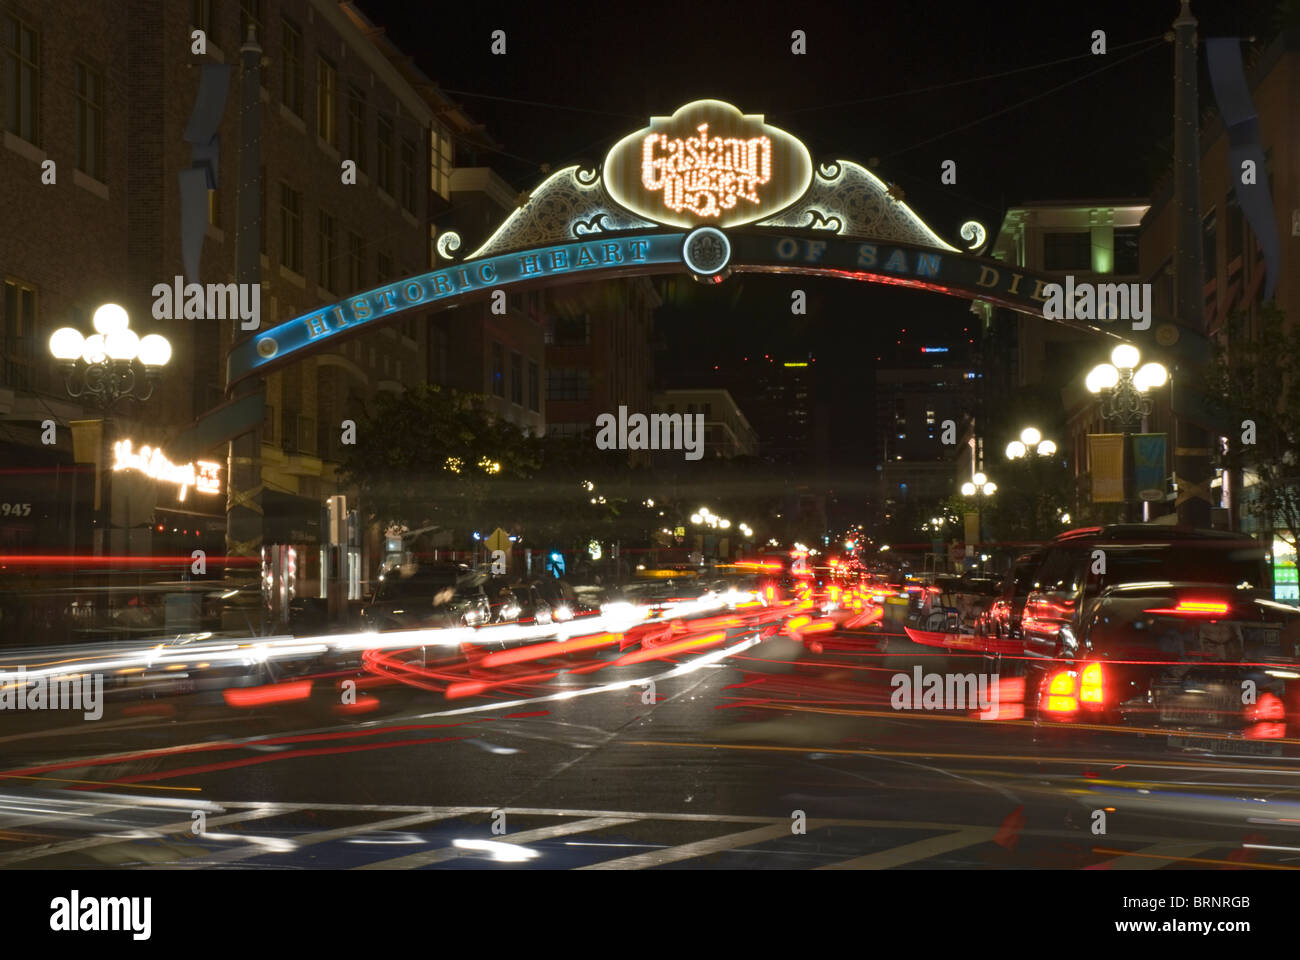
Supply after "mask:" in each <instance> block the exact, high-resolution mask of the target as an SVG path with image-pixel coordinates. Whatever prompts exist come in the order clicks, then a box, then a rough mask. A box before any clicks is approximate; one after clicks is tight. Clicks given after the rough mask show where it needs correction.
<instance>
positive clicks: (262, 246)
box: [236, 167, 266, 254]
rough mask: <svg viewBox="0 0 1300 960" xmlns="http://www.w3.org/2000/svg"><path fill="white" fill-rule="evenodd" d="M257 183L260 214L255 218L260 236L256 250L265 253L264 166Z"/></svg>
mask: <svg viewBox="0 0 1300 960" xmlns="http://www.w3.org/2000/svg"><path fill="white" fill-rule="evenodd" d="M257 183H258V187H259V191H258V192H259V194H260V196H259V197H258V198H257V199H258V203H259V204H260V208H261V210H260V215H259V216H258V218H257V221H258V227H259V228H260V232H261V236H260V237H259V238H258V240H259V241H260V245H259V246H258V250H259V251H260V252H261V253H263V254H265V253H266V167H262V170H261V173H260V174H259V175H258V178H257ZM236 219H238V214H236Z"/></svg>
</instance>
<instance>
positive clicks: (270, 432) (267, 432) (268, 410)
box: [262, 404, 275, 443]
mask: <svg viewBox="0 0 1300 960" xmlns="http://www.w3.org/2000/svg"><path fill="white" fill-rule="evenodd" d="M262 439H263V440H264V441H266V442H267V443H272V442H274V440H275V407H273V406H271V405H270V404H267V405H266V407H264V408H263V410H262Z"/></svg>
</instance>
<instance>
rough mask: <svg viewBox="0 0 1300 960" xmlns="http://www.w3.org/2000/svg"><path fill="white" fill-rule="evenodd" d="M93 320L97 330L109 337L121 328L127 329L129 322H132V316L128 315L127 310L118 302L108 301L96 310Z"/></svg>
mask: <svg viewBox="0 0 1300 960" xmlns="http://www.w3.org/2000/svg"><path fill="white" fill-rule="evenodd" d="M93 322H94V325H95V332H96V333H102V334H103V335H104V336H105V337H107V336H109V335H110V334H113V333H117V331H119V330H125V329H126V327H127V324H128V323H130V318H129V317H127V315H126V310H124V309H123V308H122V307H119V306H118V305H117V304H116V303H106V304H104V305H103V306H102V307H100V308H99V309H98V310H96V311H95V317H94V321H93Z"/></svg>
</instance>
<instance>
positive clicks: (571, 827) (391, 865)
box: [356, 817, 633, 870]
mask: <svg viewBox="0 0 1300 960" xmlns="http://www.w3.org/2000/svg"><path fill="white" fill-rule="evenodd" d="M632 822H633V821H632V819H630V818H628V817H591V818H590V819H587V820H570V821H569V822H567V823H557V824H554V825H553V826H549V827H538V828H537V829H535V830H523V831H520V832H519V833H508V834H505V835H504V836H500V837H493V838H492V839H493V840H499V841H501V842H502V843H514V844H525V843H536V842H537V841H538V840H550V839H553V838H555V837H564V836H569V835H570V834H574V833H590V832H591V831H593V830H603V829H605V828H606V827H619V826H622V825H623V824H625V823H632ZM467 853H469V851H468V850H465V849H462V848H460V847H439V848H438V849H437V850H426V851H424V852H422V853H412V854H408V855H407V856H405V857H394V858H393V859H391V860H380V861H378V862H377V863H367V864H364V865H362V866H360V867H357V868H356V869H357V870H413V869H415V868H416V867H427V866H428V865H430V864H433V863H445V862H446V861H448V860H455V859H458V858H459V857H463V856H465V854H467Z"/></svg>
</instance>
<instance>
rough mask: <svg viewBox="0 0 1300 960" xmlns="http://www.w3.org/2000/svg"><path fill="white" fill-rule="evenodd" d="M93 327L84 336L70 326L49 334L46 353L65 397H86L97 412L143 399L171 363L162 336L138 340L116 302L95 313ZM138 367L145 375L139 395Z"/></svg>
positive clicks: (151, 392)
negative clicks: (59, 374) (56, 368)
mask: <svg viewBox="0 0 1300 960" xmlns="http://www.w3.org/2000/svg"><path fill="white" fill-rule="evenodd" d="M93 323H94V327H95V332H94V333H93V334H91V335H90V336H88V337H87V336H83V335H82V333H81V332H80V331H79V330H76V329H74V328H73V327H60V328H59V329H58V330H55V331H54V333H53V334H51V335H50V342H49V349H50V355H51V356H52V357H54V359H55V360H56V361H58V365H59V369H60V372H62V374H63V378H64V388H65V389H66V390H67V392H68V396H70V397H72V398H73V399H74V400H79V399H82V398H85V399H87V400H89V401H90V402H92V403H94V404H95V405H96V406H98V407H99V408H100V409H102V410H110V409H112V408H113V406H115V405H116V404H117V403H118V401H120V400H126V399H132V400H141V401H143V400H148V399H149V398H150V397H151V396H153V391H154V387H155V386H156V385H157V383H158V377H159V375H160V374H161V373H162V368H163V367H165V366H166V365H167V363H168V361H170V360H171V356H172V347H171V344H170V343H169V342H168V341H167V338H166V337H163V336H161V335H160V334H157V333H151V334H149V335H148V336H146V337H140V336H138V335H137V334H136V332H135V331H134V330H132V329H130V326H129V324H130V318H129V317H128V316H127V313H126V311H125V310H124V309H122V307H120V306H118V305H117V304H116V303H106V304H104V305H103V306H101V307H100V308H99V309H98V310H96V311H95V316H94V320H93ZM137 362H138V366H137ZM137 369H140V370H142V371H143V373H144V386H145V388H146V389H145V390H144V391H143V392H139V391H138V390H137V386H138V380H139V377H138V375H137Z"/></svg>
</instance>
